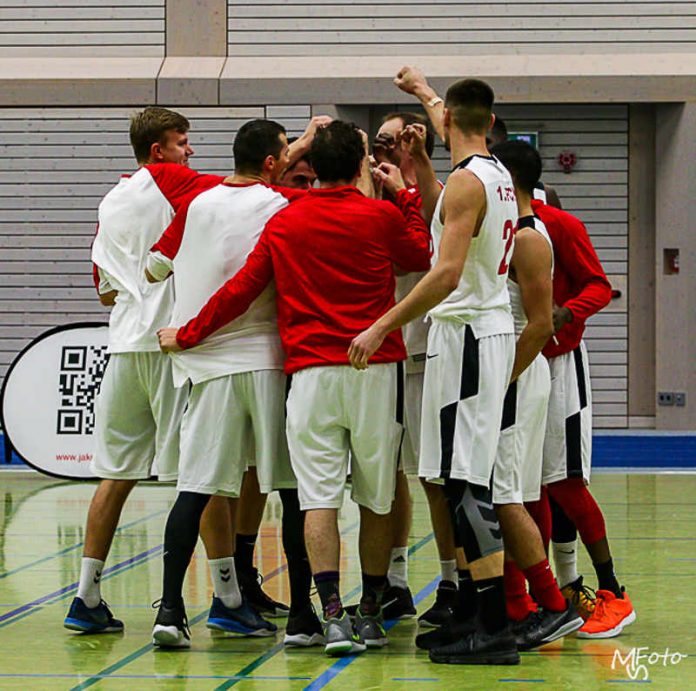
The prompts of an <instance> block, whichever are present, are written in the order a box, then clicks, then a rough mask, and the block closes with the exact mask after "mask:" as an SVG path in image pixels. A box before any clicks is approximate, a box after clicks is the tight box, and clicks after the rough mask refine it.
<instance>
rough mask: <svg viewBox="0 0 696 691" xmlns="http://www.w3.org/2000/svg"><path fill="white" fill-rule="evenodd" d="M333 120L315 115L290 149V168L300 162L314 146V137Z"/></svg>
mask: <svg viewBox="0 0 696 691" xmlns="http://www.w3.org/2000/svg"><path fill="white" fill-rule="evenodd" d="M332 120H333V118H331V117H330V116H329V115H315V116H314V117H313V118H312V119H311V120H310V121H309V125H307V129H306V130H305V131H304V132H303V133H302V135H301V136H300V137H298V138H297V139H296V140H295V141H294V142H293V143H292V144H290V146H289V147H288V157H289V159H290V162H289V163H288V168H289V167H290V166H292V165H294V164H295V163H297V161H299V160H300V159H301V158H302V157H303V156H304V155H305V154H307V152H308V151H309V148H310V147H311V146H312V140H313V139H314V135H315V133H316V131H317V129H319V128H320V127H326V125H328V124H330V123H331V122H332Z"/></svg>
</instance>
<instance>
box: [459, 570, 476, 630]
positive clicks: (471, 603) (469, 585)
mask: <svg viewBox="0 0 696 691" xmlns="http://www.w3.org/2000/svg"><path fill="white" fill-rule="evenodd" d="M457 574H458V578H457V586H458V591H457V605H458V612H457V614H458V618H461V619H469V618H470V617H473V616H474V615H475V614H476V588H475V587H474V582H473V581H472V580H471V572H470V571H469V569H457Z"/></svg>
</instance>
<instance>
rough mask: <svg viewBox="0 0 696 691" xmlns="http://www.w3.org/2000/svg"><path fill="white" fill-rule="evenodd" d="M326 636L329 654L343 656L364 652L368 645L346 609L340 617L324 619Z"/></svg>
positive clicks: (326, 647)
mask: <svg viewBox="0 0 696 691" xmlns="http://www.w3.org/2000/svg"><path fill="white" fill-rule="evenodd" d="M324 636H325V637H326V646H325V647H324V652H325V653H326V654H327V655H332V656H336V657H338V656H341V655H354V654H356V653H364V652H365V650H367V646H366V645H365V643H363V641H362V639H361V638H360V636H358V634H357V633H356V632H355V629H354V628H353V623H352V622H351V620H350V617H349V616H348V614H347V612H346V611H345V610H344V611H343V612H342V614H341V616H340V617H331V618H330V619H328V620H325V621H324Z"/></svg>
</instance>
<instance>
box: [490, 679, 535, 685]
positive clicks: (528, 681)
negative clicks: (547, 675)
mask: <svg viewBox="0 0 696 691" xmlns="http://www.w3.org/2000/svg"><path fill="white" fill-rule="evenodd" d="M498 681H500V682H504V683H508V682H509V683H511V684H545V683H546V679H498Z"/></svg>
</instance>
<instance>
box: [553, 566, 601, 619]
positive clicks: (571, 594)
mask: <svg viewBox="0 0 696 691" xmlns="http://www.w3.org/2000/svg"><path fill="white" fill-rule="evenodd" d="M561 594H562V595H563V597H564V598H566V599H567V600H570V601H571V602H572V603H573V607H575V609H576V611H577V613H578V614H579V615H580V616H581V617H582V618H583V619H584V620H585V621H587V620H588V619H589V618H590V617H591V616H592V612H594V610H595V592H594V590H592V588H588V587H587V586H586V585H583V582H582V576H579V577H578V579H577V580H575V581H573V582H572V583H568V585H566V586H563V587H562V588H561Z"/></svg>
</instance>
